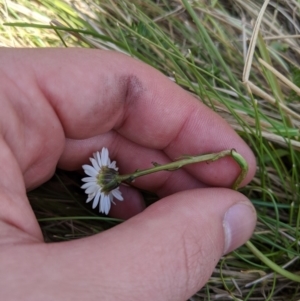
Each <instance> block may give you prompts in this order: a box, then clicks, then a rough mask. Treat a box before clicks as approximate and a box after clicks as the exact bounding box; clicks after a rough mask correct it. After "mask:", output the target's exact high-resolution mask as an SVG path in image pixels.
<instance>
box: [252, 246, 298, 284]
mask: <svg viewBox="0 0 300 301" xmlns="http://www.w3.org/2000/svg"><path fill="white" fill-rule="evenodd" d="M246 246H247V247H248V249H249V250H250V251H251V252H252V253H253V254H254V255H255V256H256V257H257V258H258V259H260V260H261V261H262V262H263V263H264V264H265V265H266V266H268V267H269V268H271V269H272V270H273V271H274V272H276V273H278V274H280V275H282V276H284V277H286V278H288V279H290V280H292V281H296V282H300V275H296V274H293V273H291V272H289V271H287V270H285V269H283V268H282V267H280V266H279V265H277V264H276V263H274V262H273V261H272V260H270V259H269V258H267V257H266V256H265V255H264V254H263V253H261V252H260V251H259V250H258V249H257V248H256V247H255V246H254V245H253V244H252V243H251V242H250V241H247V242H246Z"/></svg>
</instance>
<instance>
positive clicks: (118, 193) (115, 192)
mask: <svg viewBox="0 0 300 301" xmlns="http://www.w3.org/2000/svg"><path fill="white" fill-rule="evenodd" d="M111 194H112V195H113V196H114V197H115V198H116V199H117V200H119V201H123V200H124V199H123V197H122V193H121V191H120V190H119V188H116V189H114V190H112V191H111Z"/></svg>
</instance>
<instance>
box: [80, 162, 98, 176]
mask: <svg viewBox="0 0 300 301" xmlns="http://www.w3.org/2000/svg"><path fill="white" fill-rule="evenodd" d="M82 168H83V170H84V172H85V173H86V174H87V175H88V176H91V177H96V176H97V175H98V172H97V170H96V169H95V168H94V167H92V166H90V165H83V166H82Z"/></svg>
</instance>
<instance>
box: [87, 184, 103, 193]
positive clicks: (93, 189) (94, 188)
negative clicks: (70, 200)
mask: <svg viewBox="0 0 300 301" xmlns="http://www.w3.org/2000/svg"><path fill="white" fill-rule="evenodd" d="M98 190H99V191H100V192H101V189H100V187H99V186H98V185H92V186H90V187H88V188H87V189H86V190H85V191H84V192H85V193H86V194H91V193H96V192H97V191H98Z"/></svg>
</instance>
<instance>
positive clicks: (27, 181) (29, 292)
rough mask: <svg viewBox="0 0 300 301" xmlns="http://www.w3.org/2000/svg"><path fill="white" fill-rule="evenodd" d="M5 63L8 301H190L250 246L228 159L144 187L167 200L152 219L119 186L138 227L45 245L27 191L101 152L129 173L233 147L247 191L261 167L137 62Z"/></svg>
mask: <svg viewBox="0 0 300 301" xmlns="http://www.w3.org/2000/svg"><path fill="white" fill-rule="evenodd" d="M0 52H1V53H0V108H1V110H0V170H1V175H2V177H1V179H0V278H1V281H0V299H1V300H7V301H9V300H25V301H27V300H46V301H47V300H99V298H101V300H172V301H174V300H180V301H183V300H186V299H187V298H188V297H190V296H191V295H192V294H194V293H195V292H197V290H199V289H200V288H201V287H202V286H203V285H204V284H205V283H206V281H207V280H208V278H209V276H210V275H211V273H212V271H213V268H214V267H215V265H216V264H217V261H218V260H219V258H220V257H221V256H222V255H223V254H224V253H227V252H229V251H231V250H233V249H235V248H237V247H238V246H240V245H241V244H243V243H244V242H245V241H246V240H247V239H249V237H250V236H251V234H252V231H253V229H254V227H255V221H256V215H255V211H254V209H253V207H252V205H251V204H250V202H249V201H248V200H247V199H246V197H245V196H243V195H241V194H240V193H238V192H236V191H233V190H231V189H230V186H231V185H232V183H233V182H234V179H235V178H236V176H237V175H238V174H239V167H238V166H237V164H236V163H235V162H234V161H233V160H232V159H231V158H223V159H221V160H219V161H217V162H214V163H209V164H207V163H201V164H200V163H199V164H195V165H192V166H188V167H186V168H184V169H182V170H178V171H176V172H160V173H157V174H153V175H149V176H145V177H142V178H139V179H137V180H136V181H135V183H134V185H135V186H136V187H139V188H143V189H147V190H151V191H154V192H156V193H157V194H158V195H159V196H160V197H161V199H160V201H158V202H157V203H155V204H154V205H152V206H150V207H149V208H147V209H145V210H144V204H143V201H142V197H141V195H140V194H139V192H138V191H137V190H136V189H135V188H134V187H125V186H124V187H121V190H122V193H123V196H124V199H125V200H124V202H117V205H116V206H113V207H112V211H111V214H112V215H113V216H115V217H122V218H129V217H131V218H130V219H129V220H127V221H126V222H124V223H123V224H121V225H119V226H116V227H114V228H113V229H110V230H108V231H105V232H103V233H100V234H97V235H94V236H92V237H88V238H84V239H80V240H76V241H71V242H63V243H52V244H45V243H44V242H43V238H42V234H41V231H40V228H39V225H38V223H37V221H36V219H35V217H34V214H33V212H32V210H31V207H30V205H29V202H28V200H27V197H26V190H29V189H32V188H34V187H36V186H38V185H40V184H42V183H43V182H45V181H46V180H47V179H49V178H50V177H51V176H52V175H53V173H54V170H55V168H56V167H57V166H58V167H59V168H62V169H66V170H76V169H80V168H81V165H82V164H84V163H88V158H89V157H90V156H91V154H92V153H93V152H94V151H96V150H100V149H101V148H102V147H103V146H105V147H107V148H108V149H109V150H110V157H111V158H112V159H113V160H116V161H117V164H118V166H119V168H120V173H123V174H124V173H129V172H132V171H134V170H135V169H137V168H140V169H142V168H148V167H150V166H151V162H152V161H155V162H159V163H167V162H170V160H174V159H175V158H178V157H179V156H181V155H183V154H190V155H193V154H201V153H210V152H218V151H221V150H224V149H231V148H235V149H236V150H237V151H238V152H239V153H240V154H241V155H243V156H244V158H245V159H246V160H247V162H248V164H249V173H248V175H247V177H246V179H245V180H244V182H243V183H242V184H243V185H245V184H246V183H248V182H249V181H250V180H251V178H252V177H253V175H254V173H255V158H254V156H253V154H252V152H251V150H250V149H249V147H248V146H247V145H246V144H245V143H244V142H243V141H242V139H241V138H240V137H239V136H238V135H237V134H236V133H235V132H234V131H233V130H232V129H231V128H230V126H229V125H228V124H227V123H226V122H225V121H224V120H223V119H222V118H221V117H219V116H218V115H217V114H215V113H214V112H212V111H211V110H210V109H208V108H207V107H205V106H204V105H203V104H201V103H200V102H199V101H198V100H196V99H194V98H193V97H192V96H191V95H189V94H188V93H186V92H185V91H184V90H182V89H181V88H180V87H178V86H176V85H175V84H174V83H172V82H171V81H170V80H169V79H168V78H166V77H165V76H163V75H162V74H160V73H159V72H158V71H156V70H154V69H153V68H151V67H149V66H147V65H145V64H143V63H141V62H138V61H136V60H133V59H131V58H129V57H127V56H124V55H121V54H117V53H113V52H108V51H98V50H83V49H1V50H0ZM216 187H218V188H216ZM235 205H237V206H235ZM232 208H235V209H236V208H239V210H235V209H232ZM241 208H242V210H241ZM244 209H245V210H244ZM228 219H229V220H230V221H229V223H228ZM228 224H230V225H233V226H232V227H231V228H230V227H229V228H230V229H231V230H232V231H231V232H230V231H229V232H228V227H227V226H228ZM229 238H230V239H229Z"/></svg>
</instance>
